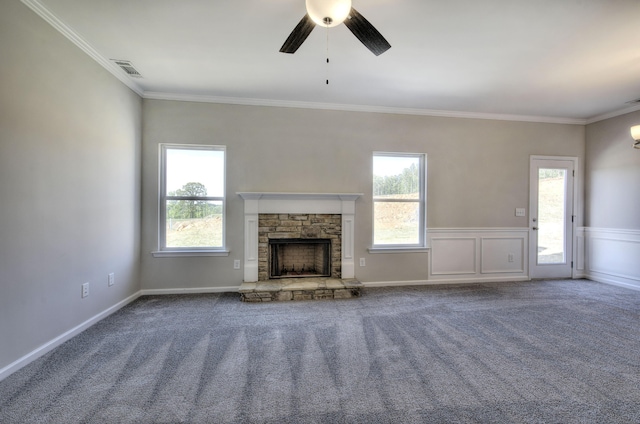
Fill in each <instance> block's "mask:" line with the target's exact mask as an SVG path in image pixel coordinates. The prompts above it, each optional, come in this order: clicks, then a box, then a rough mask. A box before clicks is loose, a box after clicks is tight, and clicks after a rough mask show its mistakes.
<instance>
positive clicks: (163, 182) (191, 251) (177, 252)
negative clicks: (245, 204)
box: [152, 143, 229, 257]
mask: <svg viewBox="0 0 640 424" xmlns="http://www.w3.org/2000/svg"><path fill="white" fill-rule="evenodd" d="M159 148H160V149H159V150H160V151H159V167H158V168H159V176H158V181H159V184H158V185H159V188H158V191H159V195H158V250H157V251H155V252H152V254H153V256H154V257H177V256H228V255H229V250H228V249H227V248H226V226H227V225H226V223H227V219H226V210H227V199H226V197H227V196H226V172H227V149H226V146H219V145H197V144H169V143H161V144H160V145H159ZM172 149H181V150H203V151H204V150H215V151H221V152H223V154H224V161H223V168H224V169H223V171H222V178H223V181H222V187H223V188H222V190H223V193H222V196H221V197H220V196H206V197H193V198H192V197H185V196H179V197H175V196H167V166H166V165H167V160H166V158H167V155H166V154H167V150H172ZM168 200H208V201H218V202H222V246H220V247H219V246H215V247H167V242H166V220H167V216H166V215H167V201H168Z"/></svg>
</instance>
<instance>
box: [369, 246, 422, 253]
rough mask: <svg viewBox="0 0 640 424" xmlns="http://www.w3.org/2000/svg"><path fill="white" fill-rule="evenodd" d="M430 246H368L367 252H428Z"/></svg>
mask: <svg viewBox="0 0 640 424" xmlns="http://www.w3.org/2000/svg"><path fill="white" fill-rule="evenodd" d="M429 249H430V247H369V248H367V251H368V252H369V253H373V254H378V253H428V252H429Z"/></svg>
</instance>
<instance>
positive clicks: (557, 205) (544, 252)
mask: <svg viewBox="0 0 640 424" xmlns="http://www.w3.org/2000/svg"><path fill="white" fill-rule="evenodd" d="M566 186H567V170H566V169H551V168H540V169H539V170H538V223H537V224H538V225H537V227H538V263H539V264H562V263H566V252H565V238H566V234H565V228H566V225H565V216H566V215H565V196H566Z"/></svg>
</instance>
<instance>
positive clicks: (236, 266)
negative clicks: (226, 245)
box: [233, 259, 240, 269]
mask: <svg viewBox="0 0 640 424" xmlns="http://www.w3.org/2000/svg"><path fill="white" fill-rule="evenodd" d="M233 269H240V260H239V259H236V260H234V261H233Z"/></svg>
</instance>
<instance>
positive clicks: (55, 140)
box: [0, 0, 141, 370]
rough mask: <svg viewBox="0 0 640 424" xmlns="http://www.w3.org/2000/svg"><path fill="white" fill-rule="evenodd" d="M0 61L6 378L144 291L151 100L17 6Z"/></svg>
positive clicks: (0, 253)
mask: <svg viewBox="0 0 640 424" xmlns="http://www.w3.org/2000/svg"><path fill="white" fill-rule="evenodd" d="M0 58H1V59H0V370H1V369H3V368H4V367H7V366H8V365H9V364H11V363H13V362H14V361H16V360H18V359H19V358H21V357H22V356H24V355H26V354H28V353H30V352H32V351H33V350H35V349H37V348H39V347H40V346H42V345H43V344H44V343H47V342H49V341H51V340H53V339H55V338H56V337H58V336H60V335H61V334H63V333H64V332H66V331H68V330H70V329H72V328H74V327H76V326H78V325H79V324H81V323H83V322H84V321H86V320H88V319H90V318H91V317H93V316H95V315H97V314H99V313H100V312H102V311H104V310H106V309H107V308H109V307H111V306H113V305H115V304H117V303H118V302H120V301H121V300H123V299H126V298H127V297H129V296H130V295H132V294H133V293H136V292H137V291H138V290H139V251H140V249H139V247H140V246H139V234H140V160H141V159H140V148H141V128H140V126H141V100H140V98H139V97H138V96H137V95H136V94H135V93H133V92H131V91H130V90H129V89H128V88H126V87H125V86H124V85H123V84H122V83H121V82H119V81H118V80H117V79H116V78H114V77H113V76H112V75H111V74H109V73H108V72H107V71H105V70H104V69H103V68H102V67H101V66H100V65H98V64H97V63H96V62H94V61H93V60H92V59H90V58H89V57H88V56H87V55H86V54H85V53H83V52H82V51H81V50H79V49H78V48H77V47H76V46H74V45H73V44H72V43H71V42H69V41H68V40H67V39H65V38H64V37H63V36H62V35H60V34H59V33H58V32H57V31H56V30H54V29H53V28H52V27H51V26H50V25H49V24H47V23H46V22H45V21H43V20H42V19H41V18H40V17H38V16H37V15H36V14H35V13H33V12H32V11H31V10H29V9H28V8H27V7H26V6H24V5H23V4H22V3H20V2H19V1H13V0H12V1H2V2H0ZM109 272H115V275H116V285H115V286H113V287H110V288H108V287H107V274H108V273H109ZM87 281H88V282H90V290H91V294H90V296H89V297H87V298H85V299H81V297H80V292H81V290H80V286H81V284H82V283H84V282H87Z"/></svg>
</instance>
